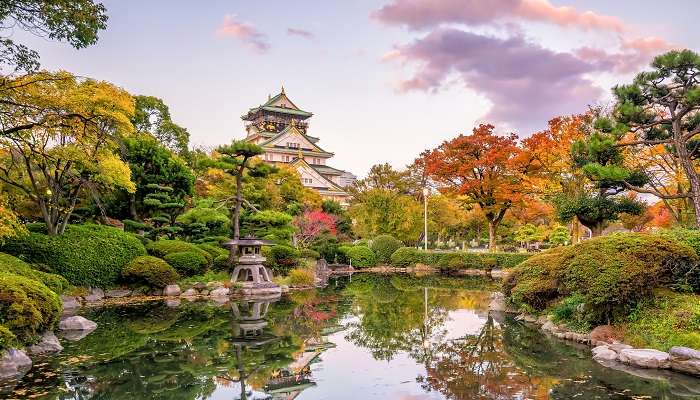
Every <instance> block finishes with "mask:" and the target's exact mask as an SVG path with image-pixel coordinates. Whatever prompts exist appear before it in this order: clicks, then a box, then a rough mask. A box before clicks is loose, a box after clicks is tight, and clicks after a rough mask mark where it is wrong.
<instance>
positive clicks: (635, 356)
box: [618, 349, 671, 369]
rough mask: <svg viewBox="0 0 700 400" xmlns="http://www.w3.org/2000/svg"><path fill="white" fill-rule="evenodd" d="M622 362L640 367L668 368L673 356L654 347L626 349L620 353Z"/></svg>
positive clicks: (619, 356)
mask: <svg viewBox="0 0 700 400" xmlns="http://www.w3.org/2000/svg"><path fill="white" fill-rule="evenodd" d="M618 359H619V360H620V362H622V363H625V364H629V365H632V366H635V367H639V368H657V369H666V368H670V367H671V356H670V355H669V354H668V353H666V352H663V351H659V350H654V349H624V350H621V351H620V352H619V353H618Z"/></svg>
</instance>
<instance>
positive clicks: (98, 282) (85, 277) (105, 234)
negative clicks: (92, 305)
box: [2, 224, 146, 287]
mask: <svg viewBox="0 0 700 400" xmlns="http://www.w3.org/2000/svg"><path fill="white" fill-rule="evenodd" d="M34 229H37V228H36V227H35V228H34ZM2 251H4V252H6V253H9V254H12V255H14V256H17V257H18V258H20V259H22V260H24V261H27V262H29V263H32V264H45V265H47V266H48V267H49V268H50V269H51V272H53V273H56V274H59V275H61V276H63V277H64V278H66V279H67V280H68V282H70V283H71V284H73V285H80V286H98V287H109V286H112V285H114V283H115V282H116V281H117V279H118V278H119V276H120V274H121V270H122V268H123V267H124V266H125V265H126V264H128V263H129V262H130V261H131V260H133V259H134V258H135V257H138V256H142V255H145V254H146V250H145V249H144V247H143V244H141V242H140V241H139V240H138V239H137V238H136V237H135V236H133V235H131V234H129V233H126V232H123V231H121V230H119V229H116V228H112V227H109V226H104V225H95V224H85V225H69V226H68V227H67V228H66V231H65V233H64V234H63V235H58V236H48V235H46V234H43V233H38V232H33V233H30V234H28V235H25V236H22V237H17V238H11V239H8V240H7V241H6V242H5V244H4V245H3V246H2Z"/></svg>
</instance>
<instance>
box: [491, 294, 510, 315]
mask: <svg viewBox="0 0 700 400" xmlns="http://www.w3.org/2000/svg"><path fill="white" fill-rule="evenodd" d="M505 310H506V298H505V296H504V295H503V293H498V292H497V293H492V294H491V302H490V303H489V311H505Z"/></svg>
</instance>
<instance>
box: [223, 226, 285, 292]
mask: <svg viewBox="0 0 700 400" xmlns="http://www.w3.org/2000/svg"><path fill="white" fill-rule="evenodd" d="M271 245H273V243H271V242H269V241H267V240H261V239H254V238H245V239H238V240H230V241H228V242H226V243H224V246H225V247H232V246H238V264H236V267H235V268H234V270H233V274H231V282H233V283H236V284H237V285H235V286H239V287H237V288H234V289H233V291H234V292H237V293H240V294H243V295H275V294H277V295H279V294H280V293H282V288H280V287H279V285H277V284H276V283H274V282H272V272H270V271H268V269H267V268H265V266H264V265H263V263H264V262H265V257H263V256H262V254H260V248H261V247H262V246H271Z"/></svg>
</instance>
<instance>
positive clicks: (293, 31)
mask: <svg viewBox="0 0 700 400" xmlns="http://www.w3.org/2000/svg"><path fill="white" fill-rule="evenodd" d="M287 34H288V35H290V36H299V37H302V38H304V39H313V38H315V37H316V35H314V34H313V33H312V32H309V31H307V30H304V29H297V28H287Z"/></svg>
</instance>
